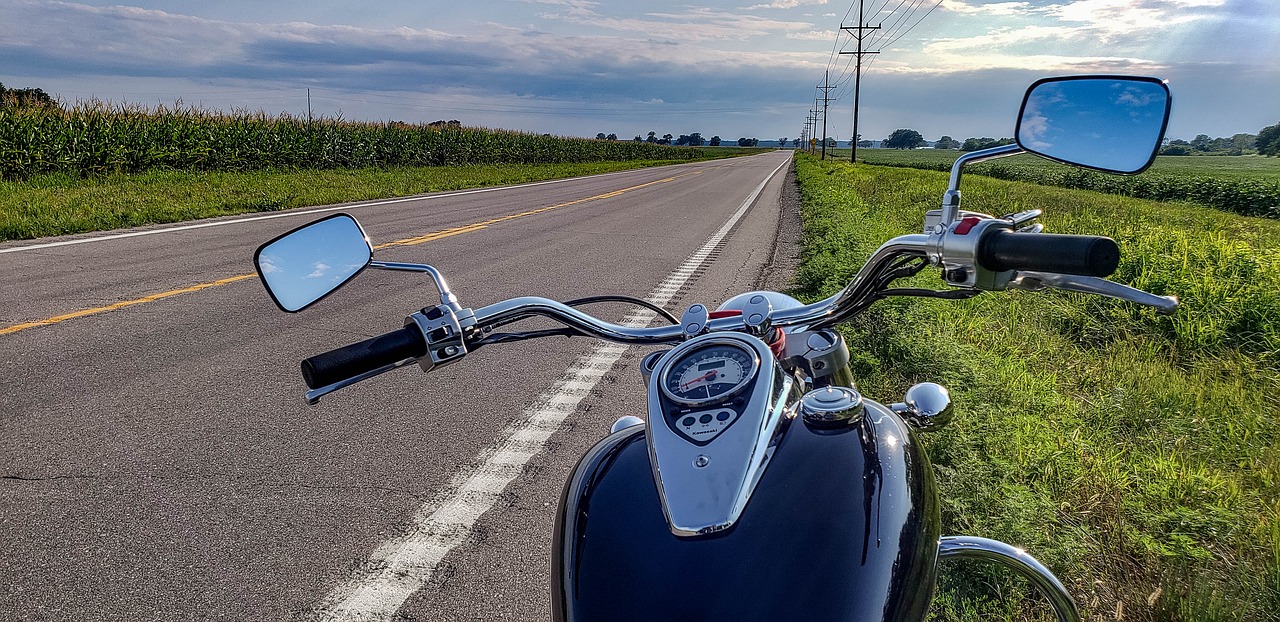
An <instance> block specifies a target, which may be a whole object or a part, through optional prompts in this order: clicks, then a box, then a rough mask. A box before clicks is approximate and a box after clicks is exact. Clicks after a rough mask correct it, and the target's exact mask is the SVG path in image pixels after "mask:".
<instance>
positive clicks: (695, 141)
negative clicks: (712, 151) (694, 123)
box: [689, 132, 707, 147]
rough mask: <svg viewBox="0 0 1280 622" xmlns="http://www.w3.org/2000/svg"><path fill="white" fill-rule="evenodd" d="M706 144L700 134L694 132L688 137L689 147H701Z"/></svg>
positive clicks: (705, 140)
mask: <svg viewBox="0 0 1280 622" xmlns="http://www.w3.org/2000/svg"><path fill="white" fill-rule="evenodd" d="M705 144H707V139H705V138H703V137H702V132H694V133H692V134H690V135H689V145H690V146H693V147H701V146H703V145H705Z"/></svg>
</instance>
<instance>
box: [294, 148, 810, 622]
mask: <svg viewBox="0 0 1280 622" xmlns="http://www.w3.org/2000/svg"><path fill="white" fill-rule="evenodd" d="M790 161H791V159H790V158H788V159H787V161H786V162H783V163H782V164H780V165H779V166H778V168H776V169H774V170H773V172H772V173H769V175H768V176H767V177H765V179H764V181H763V182H761V183H760V185H759V186H758V187H756V189H755V191H754V192H752V193H751V196H749V197H748V198H747V200H746V201H743V203H742V206H741V207H739V208H738V210H737V211H736V212H734V213H733V215H732V216H730V217H729V220H727V221H726V222H725V223H724V225H723V226H721V227H720V229H718V230H717V231H716V232H715V233H714V234H713V235H712V236H711V237H710V238H709V239H708V240H707V242H706V243H705V244H703V245H702V248H700V249H699V250H698V251H697V252H695V253H693V254H692V255H690V256H689V258H688V259H686V260H685V261H684V263H683V264H682V265H681V266H680V267H679V268H677V269H676V270H674V271H673V272H672V273H671V274H670V275H668V276H667V278H666V279H665V280H663V281H662V283H661V284H659V285H658V286H657V287H656V288H655V289H654V291H653V292H652V293H650V294H649V296H648V297H647V298H646V300H648V301H649V302H651V303H654V304H657V305H659V306H661V305H663V304H665V303H667V302H669V301H670V300H671V298H672V297H673V295H674V293H675V292H676V291H677V290H678V289H679V288H681V287H683V286H684V285H685V284H686V283H688V281H689V280H690V279H692V278H693V274H694V272H695V270H694V268H697V267H700V266H701V265H702V264H704V263H706V262H707V261H708V257H709V256H710V254H711V251H712V250H713V249H715V247H717V246H719V245H720V244H721V243H722V242H723V241H724V238H725V237H726V236H728V234H729V231H731V230H732V229H733V227H734V226H735V225H736V224H737V223H738V221H739V220H740V219H741V218H742V217H743V215H745V214H746V213H747V210H748V209H750V207H751V205H752V204H754V203H755V202H756V199H758V198H759V197H760V193H761V192H763V191H764V188H765V186H766V185H767V184H768V183H769V181H770V180H772V179H773V177H774V175H776V174H777V173H778V171H780V170H782V167H784V166H786V165H787V163H789V162H790ZM686 268H689V269H686ZM655 317H656V314H655V313H654V312H652V311H648V310H645V311H640V312H636V313H632V314H630V315H628V316H627V318H626V319H624V320H623V324H624V325H630V326H636V327H639V326H645V325H647V324H648V323H649V322H651V321H652V320H653V319H654V318H655ZM626 351H627V346H623V345H619V344H615V343H610V342H602V343H600V344H599V345H597V346H596V347H595V348H594V349H593V350H592V351H591V352H588V353H587V354H584V355H582V356H581V357H580V358H578V360H577V361H575V362H574V363H573V364H572V365H570V366H569V369H567V370H566V371H565V374H564V375H563V376H562V377H561V378H560V380H559V381H558V382H556V383H555V384H553V385H552V386H551V388H549V389H547V390H546V391H543V392H542V394H541V395H539V396H538V397H537V398H535V399H534V401H533V404H532V405H531V406H530V407H529V408H527V409H525V411H524V412H523V413H521V415H520V416H519V417H518V418H516V420H515V421H514V422H513V423H512V424H511V425H510V426H508V427H507V429H506V430H504V431H503V433H502V436H501V439H502V440H500V441H499V442H498V443H497V444H495V445H493V446H492V447H490V448H489V449H486V450H485V451H484V452H482V453H481V454H480V455H479V456H477V458H476V461H475V462H476V464H477V466H475V467H474V468H472V469H470V470H468V469H464V470H462V471H460V472H458V473H457V474H456V475H454V477H453V479H452V481H451V482H450V483H449V485H448V486H446V487H445V488H444V489H443V490H442V491H441V492H440V494H439V495H438V496H437V497H436V498H435V499H433V500H431V501H429V502H427V503H426V504H424V505H422V507H420V508H419V509H418V511H417V512H416V514H415V517H414V522H413V524H412V525H410V527H409V531H408V533H406V534H404V535H402V536H399V537H396V538H392V539H390V540H388V541H386V542H384V543H382V544H381V545H379V546H378V547H377V548H375V549H374V551H373V554H372V555H371V556H370V558H369V560H368V562H367V563H365V564H363V565H362V568H361V569H360V570H358V571H357V572H356V573H354V574H353V575H352V576H351V577H350V578H349V580H348V581H347V582H345V583H343V584H342V585H339V586H338V587H336V588H334V589H333V590H332V591H331V592H329V594H328V595H327V596H326V597H325V598H324V600H323V601H322V602H321V604H320V605H318V606H317V607H316V608H315V609H314V610H313V618H314V619H318V620H324V621H327V622H372V621H389V620H391V619H392V617H393V616H394V615H395V614H396V612H397V611H398V610H399V609H400V607H401V606H402V605H403V604H404V602H405V601H406V600H408V599H409V597H410V596H412V595H413V594H414V593H415V592H417V591H418V590H419V589H421V588H422V586H423V585H425V584H426V583H427V581H428V580H429V579H430V578H431V575H432V573H434V572H435V569H436V567H437V566H438V565H439V564H440V562H441V560H443V559H444V557H445V556H446V555H448V554H449V552H450V551H452V550H453V549H454V548H455V547H457V546H458V545H459V544H462V543H463V542H465V541H466V540H467V538H468V537H469V536H470V534H471V529H472V528H473V527H474V525H475V523H476V521H478V520H479V519H480V517H481V516H482V515H483V514H484V513H485V512H488V511H489V510H490V509H492V508H493V505H494V503H495V502H497V500H498V498H499V496H500V495H501V494H502V491H503V490H505V489H506V487H507V486H508V485H509V484H510V483H511V482H512V481H514V480H515V479H516V477H518V476H519V475H520V473H521V472H523V469H524V465H525V464H526V463H527V462H528V461H529V460H530V459H532V458H533V457H534V456H536V455H538V454H540V453H542V451H543V450H544V449H545V448H546V443H547V440H548V439H550V438H551V435H552V434H553V433H554V432H556V431H557V430H559V428H560V425H561V424H562V423H563V422H564V420H565V419H567V418H568V417H569V416H570V415H571V414H573V413H575V412H576V411H577V407H578V404H579V403H580V402H581V401H582V400H583V398H585V397H586V396H587V395H589V394H590V393H591V390H592V389H593V388H595V386H596V384H598V383H599V382H600V380H601V378H603V376H604V375H605V374H606V373H607V372H608V371H609V370H610V369H612V367H613V365H614V364H615V363H617V362H618V360H619V359H620V358H622V355H623V353H625V352H626Z"/></svg>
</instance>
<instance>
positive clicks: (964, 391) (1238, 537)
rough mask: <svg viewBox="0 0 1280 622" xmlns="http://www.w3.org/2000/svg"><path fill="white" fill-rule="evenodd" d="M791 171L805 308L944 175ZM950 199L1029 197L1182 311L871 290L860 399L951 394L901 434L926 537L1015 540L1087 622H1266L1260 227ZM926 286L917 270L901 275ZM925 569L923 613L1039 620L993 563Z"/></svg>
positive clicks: (1270, 439) (1054, 203)
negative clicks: (922, 469) (910, 453)
mask: <svg viewBox="0 0 1280 622" xmlns="http://www.w3.org/2000/svg"><path fill="white" fill-rule="evenodd" d="M1188 159H1190V158H1188ZM796 168H797V179H798V180H799V183H800V186H801V193H802V198H803V213H802V216H803V218H804V225H805V247H804V256H803V259H804V261H803V264H802V266H801V269H800V272H799V274H798V277H797V284H798V285H797V288H798V293H799V295H801V297H803V298H805V299H808V300H813V299H816V298H818V297H822V296H826V295H829V294H831V293H833V292H834V291H836V290H838V288H840V287H842V286H843V285H844V284H845V283H846V282H847V281H848V279H849V278H850V277H851V276H852V275H853V274H854V273H855V271H856V270H857V269H858V268H859V267H860V266H861V265H862V262H863V261H865V259H866V258H867V257H868V256H869V255H870V254H871V252H872V251H873V250H874V249H875V248H876V247H877V246H878V245H879V244H880V243H882V242H884V241H885V240H888V239H889V238H891V237H893V236H895V235H900V234H903V233H913V232H918V231H919V230H920V227H921V226H922V222H923V215H924V212H925V211H926V210H928V209H931V208H934V207H936V206H937V204H938V202H939V200H940V199H941V196H942V192H943V190H944V189H945V187H946V183H947V175H946V174H945V173H942V172H933V171H921V170H910V169H904V168H890V167H880V166H858V167H853V166H851V165H849V164H848V163H847V162H830V161H829V162H820V161H818V160H817V159H815V158H811V157H808V156H798V161H797V167H796ZM963 189H964V193H965V201H966V205H965V207H966V208H968V209H972V210H976V211H981V212H988V213H996V214H1000V213H1009V212H1015V211H1020V210H1022V209H1026V208H1031V207H1040V208H1043V209H1045V211H1046V214H1045V217H1044V219H1043V222H1044V223H1045V224H1046V226H1047V227H1048V230H1049V231H1053V232H1059V233H1077V234H1095V235H1107V236H1110V237H1112V238H1114V239H1116V241H1117V242H1118V243H1119V244H1120V248H1121V252H1122V260H1121V264H1120V267H1119V269H1118V270H1117V271H1116V273H1115V274H1114V275H1113V276H1112V277H1111V278H1112V280H1116V281H1119V282H1123V283H1128V284H1130V285H1133V286H1135V287H1139V288H1142V289H1145V290H1148V291H1152V292H1155V293H1157V294H1161V295H1167V294H1172V295H1177V296H1178V297H1179V299H1180V300H1181V301H1182V306H1181V307H1180V308H1179V310H1178V312H1177V313H1176V314H1175V315H1173V316H1159V315H1157V314H1155V313H1154V312H1153V311H1152V310H1150V309H1145V308H1141V307H1139V306H1137V305H1134V304H1131V303H1124V302H1119V301H1113V300H1110V299H1105V298H1101V297H1097V296H1086V295H1078V294H1067V293H1062V292H988V293H985V294H983V295H981V296H978V297H976V298H973V299H971V300H967V301H943V300H929V299H914V298H912V299H901V298H900V299H890V300H887V301H884V302H881V303H878V304H877V305H876V306H875V307H873V308H872V309H871V310H870V311H868V312H867V313H866V314H864V315H863V316H862V317H860V318H858V319H857V320H855V321H854V322H851V323H850V325H848V326H847V327H846V328H845V329H844V330H845V332H846V336H847V337H848V339H849V345H850V350H851V352H852V356H853V360H854V366H855V373H856V376H857V377H858V378H859V383H860V389H861V390H862V391H863V393H864V394H866V395H868V396H870V397H872V398H874V399H878V400H881V401H884V400H888V401H897V400H899V399H901V397H900V396H901V395H902V394H903V392H904V391H905V390H906V388H907V387H909V386H910V385H911V384H913V383H916V382H920V381H925V380H932V381H936V382H940V383H942V384H943V385H944V386H947V387H949V388H950V390H951V393H952V397H953V399H954V401H955V404H956V410H957V414H956V417H955V420H954V421H952V423H951V424H950V425H949V426H948V427H946V428H944V429H942V430H940V431H937V432H931V433H927V434H922V435H921V436H922V438H923V441H924V442H925V443H926V445H927V446H928V448H929V452H930V457H931V458H932V461H933V466H934V469H935V473H936V474H937V479H938V485H939V488H940V494H941V497H942V502H943V506H942V516H943V531H944V533H947V534H966V535H975V536H983V537H991V538H996V539H999V540H1004V541H1006V542H1010V543H1012V544H1014V545H1016V546H1021V547H1025V548H1026V549H1027V550H1028V551H1030V552H1031V553H1033V554H1034V555H1036V556H1037V558H1038V559H1040V560H1041V561H1042V562H1044V563H1046V564H1047V565H1048V566H1049V567H1050V568H1052V569H1053V570H1054V571H1055V573H1057V574H1058V576H1059V577H1060V578H1062V579H1063V581H1064V583H1066V584H1067V586H1068V588H1069V589H1070V590H1071V592H1072V593H1073V595H1074V596H1075V597H1076V600H1077V602H1078V603H1079V604H1080V605H1081V608H1082V610H1083V612H1084V613H1085V614H1086V615H1087V617H1088V618H1089V619H1105V620H1121V619H1123V620H1150V621H1156V620H1186V621H1196V622H1200V621H1214V620H1224V621H1225V620H1233V621H1234V620H1262V621H1267V620H1272V621H1274V620H1280V425H1277V419H1278V418H1280V397H1278V396H1280V222H1276V221H1274V220H1270V219H1260V218H1248V217H1244V216H1239V215H1236V214H1230V213H1226V212H1223V211H1219V210H1215V209H1208V208H1204V207H1200V206H1196V205H1189V204H1186V203H1168V202H1156V201H1149V200H1140V199H1134V198H1129V197H1122V196H1115V195H1108V194H1102V193H1096V192H1089V191H1082V190H1072V189H1063V188H1055V187H1048V186H1041V185H1036V184H1030V183H1022V182H1011V181H1004V180H997V179H990V178H983V177H977V176H971V177H967V178H966V180H965V184H964V188H963ZM940 285H941V283H940V281H939V279H938V278H937V275H936V273H933V272H932V271H929V270H926V271H925V272H924V273H922V274H921V275H919V276H917V277H915V279H914V280H913V281H912V283H911V286H914V287H938V286H940ZM943 572H944V577H945V578H944V580H943V589H942V590H941V591H940V594H939V597H938V599H937V600H936V604H935V610H934V614H935V619H939V620H979V619H982V620H986V619H997V620H1041V619H1050V618H1051V614H1050V613H1049V609H1048V606H1047V605H1046V604H1044V603H1043V601H1040V600H1039V599H1038V598H1037V597H1034V596H1032V595H1031V590H1030V588H1029V587H1028V586H1027V585H1026V584H1025V583H1022V582H1021V581H1020V580H1016V579H1014V578H1012V577H1011V576H1010V575H1009V574H1008V573H1005V572H1003V571H999V570H997V569H993V568H991V567H986V566H982V565H978V564H974V563H972V562H970V563H966V564H964V565H960V564H958V563H951V562H948V563H947V564H945V565H944V566H943Z"/></svg>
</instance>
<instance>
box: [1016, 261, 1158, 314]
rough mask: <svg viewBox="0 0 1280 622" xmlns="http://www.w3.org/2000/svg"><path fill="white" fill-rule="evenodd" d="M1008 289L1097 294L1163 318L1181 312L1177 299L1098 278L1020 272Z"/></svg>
mask: <svg viewBox="0 0 1280 622" xmlns="http://www.w3.org/2000/svg"><path fill="white" fill-rule="evenodd" d="M1008 287H1011V288H1016V289H1023V290H1028V291H1036V290H1039V289H1044V288H1046V287H1052V288H1054V289H1061V290H1066V291H1071V292H1080V293H1082V294H1097V295H1099V296H1106V297H1108V298H1116V299H1119V300H1127V301H1129V302H1136V303H1138V304H1141V305H1147V306H1149V307H1155V310H1156V312H1157V313H1160V314H1163V315H1172V314H1173V313H1174V312H1175V311H1177V310H1178V297H1177V296H1157V295H1155V294H1151V293H1148V292H1144V291H1142V290H1140V289H1137V288H1133V287H1129V286H1128V285H1122V284H1120V283H1116V282H1115V281H1108V280H1106V279H1100V278H1098V277H1094V276H1077V275H1074V274H1057V273H1054V272H1033V271H1029V270H1027V271H1019V272H1017V273H1016V274H1015V275H1014V277H1013V280H1011V281H1009V285H1008Z"/></svg>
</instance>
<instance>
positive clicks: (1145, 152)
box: [1018, 78, 1169, 173]
mask: <svg viewBox="0 0 1280 622" xmlns="http://www.w3.org/2000/svg"><path fill="white" fill-rule="evenodd" d="M1168 108H1169V94H1168V90H1167V89H1166V88H1165V86H1164V85H1163V84H1161V83H1158V82H1149V81H1141V80H1127V79H1124V78H1086V79H1074V80H1064V81H1059V82H1044V83H1041V84H1040V85H1038V86H1036V87H1035V89H1034V90H1032V91H1031V92H1030V93H1028V95H1027V101H1026V104H1025V105H1024V106H1023V112H1022V118H1021V120H1020V121H1019V122H1018V144H1019V145H1021V146H1022V148H1023V149H1026V150H1027V151H1031V152H1033V153H1038V154H1040V155H1044V156H1047V157H1050V158H1053V159H1056V160H1062V161H1065V162H1070V163H1072V164H1079V165H1081V166H1087V167H1090V168H1097V169H1102V170H1107V171H1113V172H1117V173H1134V172H1138V171H1140V170H1142V169H1144V168H1146V166H1147V165H1148V164H1149V163H1150V161H1151V159H1152V157H1153V155H1154V153H1155V149H1156V146H1157V145H1158V144H1159V142H1160V139H1161V133H1162V130H1163V129H1164V125H1165V117H1166V115H1167V113H1168Z"/></svg>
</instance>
